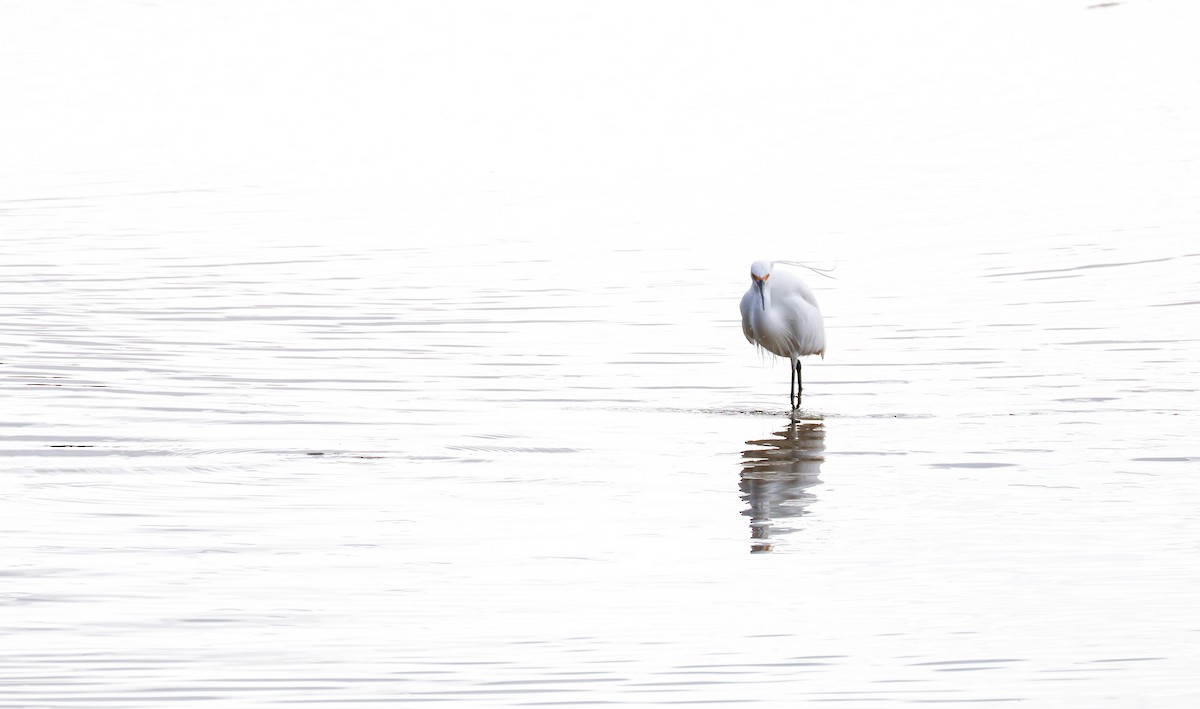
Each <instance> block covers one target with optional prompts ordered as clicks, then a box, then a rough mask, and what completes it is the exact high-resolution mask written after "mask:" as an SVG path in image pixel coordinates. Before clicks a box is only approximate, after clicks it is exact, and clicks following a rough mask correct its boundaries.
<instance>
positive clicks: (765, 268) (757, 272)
mask: <svg viewBox="0 0 1200 709" xmlns="http://www.w3.org/2000/svg"><path fill="white" fill-rule="evenodd" d="M770 277H771V262H770V261H755V262H754V263H753V264H751V265H750V280H751V281H753V282H754V283H755V284H756V285H757V284H760V283H763V282H764V281H766V280H767V279H768V278H770Z"/></svg>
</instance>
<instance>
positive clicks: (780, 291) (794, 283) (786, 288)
mask: <svg viewBox="0 0 1200 709" xmlns="http://www.w3.org/2000/svg"><path fill="white" fill-rule="evenodd" d="M777 263H789V264H790V265H794V266H803V264H792V263H791V262H788V261H755V262H754V264H753V265H751V266H750V280H751V284H750V290H748V291H746V295H744V296H742V334H744V335H745V336H746V339H747V340H749V341H750V344H752V345H754V346H756V347H761V348H763V349H764V350H766V351H768V352H770V353H771V354H773V355H777V356H779V357H787V358H788V359H789V360H790V361H791V370H792V383H791V384H790V385H788V401H789V402H790V403H791V405H792V409H793V410H795V408H796V407H797V406H798V405H799V404H800V392H801V391H802V390H803V388H804V387H803V385H802V384H801V381H800V358H801V357H805V356H807V355H814V354H815V355H821V358H822V359H824V358H825V321H824V319H823V318H822V317H821V308H820V307H819V306H818V305H817V297H816V296H815V295H813V292H812V290H811V289H810V288H809V287H808V284H806V283H805V282H804V281H802V280H800V277H799V276H797V275H796V274H794V273H791V272H789V271H776V270H774V267H775V264H777ZM804 268H808V269H810V270H812V271H814V272H816V273H821V271H819V270H818V269H814V268H812V267H810V266H804ZM821 275H825V274H823V273H821ZM828 277H829V278H832V276H828ZM793 388H794V389H795V396H794V398H793V394H792V389H793Z"/></svg>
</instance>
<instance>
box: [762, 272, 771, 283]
mask: <svg viewBox="0 0 1200 709" xmlns="http://www.w3.org/2000/svg"><path fill="white" fill-rule="evenodd" d="M770 277H771V274H769V273H768V274H767V275H765V276H763V277H762V279H763V280H764V281H765V280H767V279H768V278H770Z"/></svg>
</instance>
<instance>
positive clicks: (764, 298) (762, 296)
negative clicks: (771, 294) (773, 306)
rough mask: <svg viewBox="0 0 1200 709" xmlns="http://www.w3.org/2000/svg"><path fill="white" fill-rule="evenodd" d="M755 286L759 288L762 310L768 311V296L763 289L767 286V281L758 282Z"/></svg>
mask: <svg viewBox="0 0 1200 709" xmlns="http://www.w3.org/2000/svg"><path fill="white" fill-rule="evenodd" d="M754 285H756V286H758V300H759V302H760V303H762V309H763V310H766V309H767V294H766V293H764V292H763V287H764V286H765V285H766V281H762V280H758V281H755V282H754Z"/></svg>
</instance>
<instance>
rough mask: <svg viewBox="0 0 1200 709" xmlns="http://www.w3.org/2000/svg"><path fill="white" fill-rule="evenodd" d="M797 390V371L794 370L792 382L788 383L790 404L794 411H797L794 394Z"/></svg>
mask: <svg viewBox="0 0 1200 709" xmlns="http://www.w3.org/2000/svg"><path fill="white" fill-rule="evenodd" d="M795 390H796V370H795V369H793V370H792V381H790V382H788V403H789V404H791V405H792V411H795V410H796V399H795V396H794V395H793V393H792V392H794V391H795Z"/></svg>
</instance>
